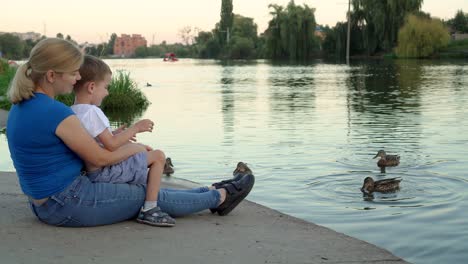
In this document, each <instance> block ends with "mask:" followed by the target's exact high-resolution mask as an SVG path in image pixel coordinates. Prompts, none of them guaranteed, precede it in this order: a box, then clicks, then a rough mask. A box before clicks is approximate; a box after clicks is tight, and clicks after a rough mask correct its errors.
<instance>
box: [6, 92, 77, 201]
mask: <svg viewBox="0 0 468 264" xmlns="http://www.w3.org/2000/svg"><path fill="white" fill-rule="evenodd" d="M73 114H74V113H73V111H72V110H71V109H70V107H68V106H66V105H64V104H62V103H61V102H58V101H56V100H54V99H52V98H50V97H48V96H47V95H45V94H41V93H34V96H33V97H31V98H30V99H28V100H25V101H22V102H21V103H19V104H16V105H13V106H12V108H11V110H10V113H9V115H8V122H7V132H6V133H7V140H8V147H9V148H10V155H11V159H12V160H13V164H14V166H15V168H16V173H17V174H18V177H19V182H20V185H21V189H22V190H23V192H24V193H25V194H27V195H29V196H31V197H32V198H34V199H42V198H45V197H49V196H51V195H53V194H56V193H58V192H61V191H63V190H64V189H65V188H66V187H67V186H68V185H69V184H70V183H71V182H72V181H73V180H74V179H75V178H76V177H77V176H78V175H79V174H80V170H81V168H82V167H83V162H82V160H81V159H80V158H79V157H78V156H77V155H76V154H75V153H74V152H73V151H72V150H71V149H69V148H68V147H67V146H66V145H65V143H64V142H63V141H62V140H61V139H60V138H59V137H58V136H57V135H56V134H55V131H56V129H57V126H58V125H59V124H60V123H61V122H62V121H63V120H64V119H65V118H67V117H69V116H70V115H73Z"/></svg>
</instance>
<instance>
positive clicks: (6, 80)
mask: <svg viewBox="0 0 468 264" xmlns="http://www.w3.org/2000/svg"><path fill="white" fill-rule="evenodd" d="M15 73H16V68H15V67H10V65H8V61H6V60H2V59H0V108H2V109H6V110H9V109H10V107H11V103H10V102H9V101H8V99H7V98H6V93H7V90H8V85H10V82H11V80H12V79H13V77H14V76H15Z"/></svg>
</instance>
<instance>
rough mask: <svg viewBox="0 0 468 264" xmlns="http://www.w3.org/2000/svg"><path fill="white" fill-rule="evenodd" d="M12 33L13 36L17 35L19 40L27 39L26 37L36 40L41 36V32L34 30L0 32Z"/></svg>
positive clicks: (0, 33)
mask: <svg viewBox="0 0 468 264" xmlns="http://www.w3.org/2000/svg"><path fill="white" fill-rule="evenodd" d="M7 33H8V34H12V35H13V36H17V37H18V38H20V39H21V40H27V39H30V40H33V41H36V40H39V39H40V38H41V36H42V35H41V34H39V33H36V32H32V31H30V32H26V33H19V32H0V35H2V34H7Z"/></svg>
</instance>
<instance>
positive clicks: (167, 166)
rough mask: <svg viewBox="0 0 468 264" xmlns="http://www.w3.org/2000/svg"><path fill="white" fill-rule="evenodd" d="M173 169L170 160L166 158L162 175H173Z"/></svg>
mask: <svg viewBox="0 0 468 264" xmlns="http://www.w3.org/2000/svg"><path fill="white" fill-rule="evenodd" d="M173 167H174V165H173V164H172V160H171V158H166V164H164V171H163V174H166V175H167V176H169V175H171V174H173V173H174V169H173Z"/></svg>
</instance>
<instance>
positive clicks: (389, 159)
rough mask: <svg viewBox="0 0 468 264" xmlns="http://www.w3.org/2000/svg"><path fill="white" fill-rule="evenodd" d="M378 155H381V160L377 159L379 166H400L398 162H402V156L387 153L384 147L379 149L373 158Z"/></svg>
mask: <svg viewBox="0 0 468 264" xmlns="http://www.w3.org/2000/svg"><path fill="white" fill-rule="evenodd" d="M377 157H380V159H379V161H377V166H379V167H390V166H398V164H400V156H398V155H387V153H385V151H384V150H383V149H381V150H379V152H377V155H375V157H373V158H374V159H375V158H377Z"/></svg>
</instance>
